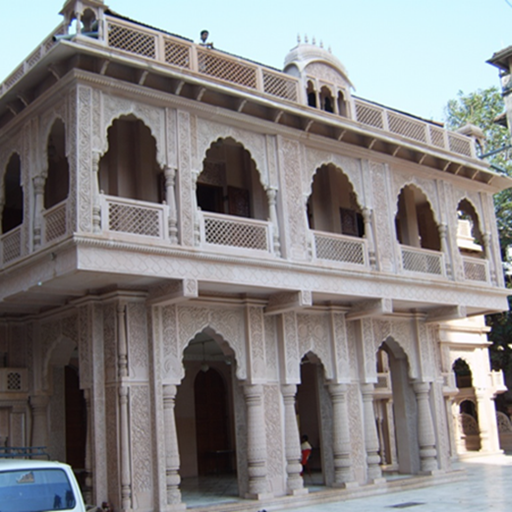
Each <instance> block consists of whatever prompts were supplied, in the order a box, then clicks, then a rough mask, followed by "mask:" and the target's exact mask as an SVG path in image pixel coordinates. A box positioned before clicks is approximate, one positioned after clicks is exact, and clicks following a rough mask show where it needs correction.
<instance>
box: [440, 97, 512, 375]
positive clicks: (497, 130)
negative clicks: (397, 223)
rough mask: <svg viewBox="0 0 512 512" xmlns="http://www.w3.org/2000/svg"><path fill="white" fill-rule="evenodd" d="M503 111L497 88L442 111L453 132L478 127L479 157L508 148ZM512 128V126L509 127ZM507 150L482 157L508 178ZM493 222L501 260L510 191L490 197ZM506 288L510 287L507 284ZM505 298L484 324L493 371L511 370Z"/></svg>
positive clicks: (508, 231) (510, 220)
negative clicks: (500, 310) (487, 328)
mask: <svg viewBox="0 0 512 512" xmlns="http://www.w3.org/2000/svg"><path fill="white" fill-rule="evenodd" d="M504 110H505V104H504V102H503V98H502V96H501V92H500V90H499V89H498V88H497V87H489V88H488V89H479V90H477V91H476V92H472V93H470V94H464V93H463V92H462V91H459V93H458V95H457V99H453V100H450V101H449V102H448V104H447V105H446V108H445V116H446V119H445V121H446V126H447V128H449V129H452V130H457V129H458V128H461V127H462V126H464V125H466V124H468V123H470V124H474V125H476V126H478V127H479V128H480V129H481V130H482V131H483V132H484V135H485V138H486V143H485V147H484V148H482V149H481V154H486V153H491V152H492V151H495V150H498V149H500V148H503V147H505V146H508V145H510V133H509V131H508V129H507V128H505V127H504V126H501V125H499V124H497V123H496V122H495V120H496V118H497V117H498V116H499V115H500V114H502V113H503V112H504ZM511 128H512V127H511ZM510 154H511V153H510V152H509V151H501V152H498V153H496V154H494V155H492V156H489V157H486V158H485V160H486V161H488V162H489V163H490V164H491V165H492V167H493V169H494V170H496V171H497V172H500V173H505V174H507V175H509V176H512V165H511V164H510V162H509V158H508V157H509V155H510ZM494 204H495V210H496V220H497V223H498V232H499V236H500V246H501V252H502V257H503V259H505V258H506V249H507V247H508V246H509V245H512V190H511V189H509V190H504V191H502V192H499V193H498V194H496V195H495V196H494ZM507 286H508V287H510V288H512V286H511V283H510V281H507ZM511 304H512V302H511V300H510V298H509V311H505V312H503V313H498V314H495V315H488V316H487V317H486V322H487V325H488V326H490V327H491V332H490V334H489V339H490V340H491V341H492V346H491V347H490V358H491V365H492V367H493V369H495V370H500V369H503V370H504V371H505V372H507V371H512V349H511V347H510V346H509V344H510V343H512V313H511V312H510V306H511Z"/></svg>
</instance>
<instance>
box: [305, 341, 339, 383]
mask: <svg viewBox="0 0 512 512" xmlns="http://www.w3.org/2000/svg"><path fill="white" fill-rule="evenodd" d="M308 354H312V355H313V356H314V357H315V358H316V359H318V362H319V363H320V364H321V365H322V368H323V369H324V377H325V378H326V379H327V380H331V379H333V378H334V372H333V370H332V368H330V367H329V366H327V365H326V364H325V361H323V360H322V358H321V357H320V356H319V355H318V354H317V352H315V350H314V349H313V343H311V342H310V347H309V348H308V349H307V350H306V351H305V352H303V353H302V354H300V353H299V360H298V364H299V365H300V364H301V361H302V360H303V359H304V357H306V356H307V355H308ZM329 370H330V371H329Z"/></svg>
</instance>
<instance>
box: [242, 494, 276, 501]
mask: <svg viewBox="0 0 512 512" xmlns="http://www.w3.org/2000/svg"><path fill="white" fill-rule="evenodd" d="M273 497H274V494H273V493H271V492H260V493H256V494H253V493H249V492H248V493H247V494H246V495H245V496H244V498H245V499H246V500H258V501H261V500H269V499H271V498H273Z"/></svg>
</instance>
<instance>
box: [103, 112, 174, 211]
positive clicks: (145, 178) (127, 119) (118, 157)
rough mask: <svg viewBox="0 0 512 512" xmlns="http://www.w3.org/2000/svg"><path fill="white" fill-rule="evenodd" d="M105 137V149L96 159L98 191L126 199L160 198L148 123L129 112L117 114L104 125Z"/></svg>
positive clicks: (158, 173)
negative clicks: (121, 114)
mask: <svg viewBox="0 0 512 512" xmlns="http://www.w3.org/2000/svg"><path fill="white" fill-rule="evenodd" d="M107 139H108V150H107V151H106V153H105V154H104V155H103V156H102V158H101V159H100V162H99V172H98V180H99V188H100V190H102V191H103V192H104V193H105V194H107V195H112V196H117V197H124V198H127V199H135V200H140V201H148V202H153V203H161V202H162V201H164V199H165V180H164V174H163V171H162V169H161V167H160V166H159V164H158V162H157V158H156V156H157V155H156V153H157V147H156V140H155V138H154V137H153V135H152V133H151V130H150V129H149V128H148V126H147V125H146V124H145V123H144V122H143V121H142V120H141V119H139V118H137V117H135V116H134V115H132V114H130V115H126V116H121V117H119V118H117V119H115V120H114V121H113V122H112V124H111V126H110V127H109V128H108V132H107Z"/></svg>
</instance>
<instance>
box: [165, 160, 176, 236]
mask: <svg viewBox="0 0 512 512" xmlns="http://www.w3.org/2000/svg"><path fill="white" fill-rule="evenodd" d="M164 174H165V200H166V201H167V204H168V206H169V241H170V242H171V244H177V243H178V212H177V209H176V192H175V189H174V184H175V181H176V169H175V168H174V167H169V166H166V167H165V170H164Z"/></svg>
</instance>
